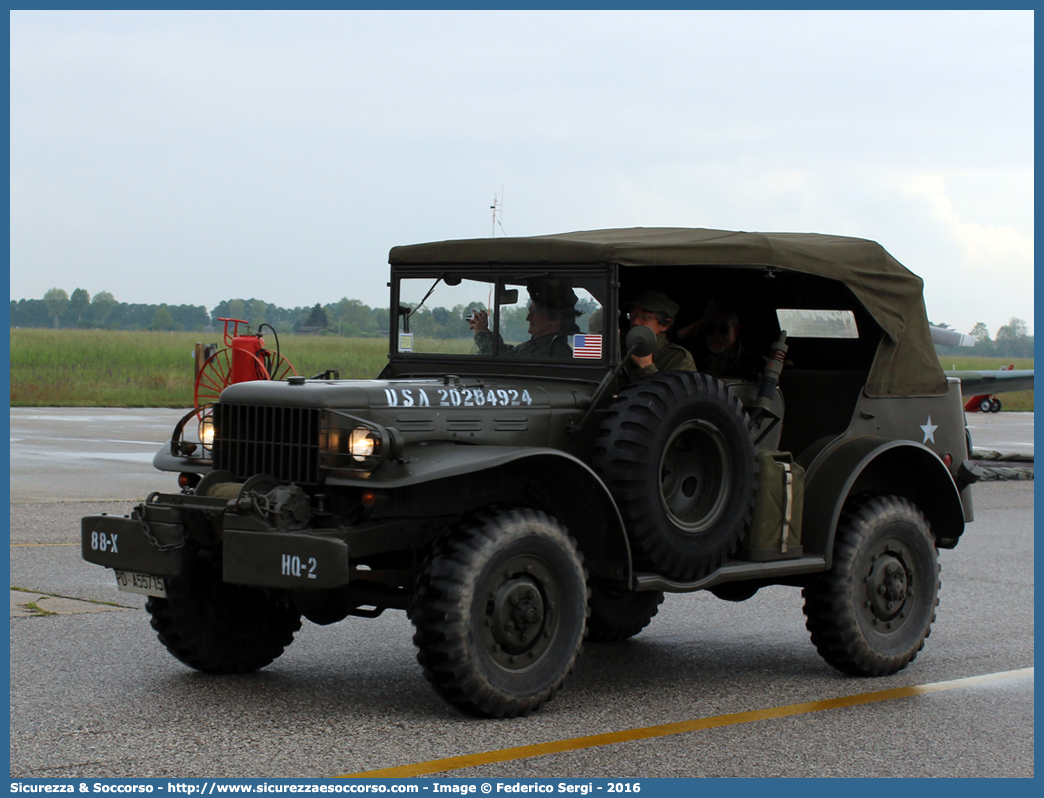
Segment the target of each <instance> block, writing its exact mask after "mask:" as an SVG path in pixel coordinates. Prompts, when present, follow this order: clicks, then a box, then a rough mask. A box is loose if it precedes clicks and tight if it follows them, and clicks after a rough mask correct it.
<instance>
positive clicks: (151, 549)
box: [80, 494, 349, 590]
mask: <svg viewBox="0 0 1044 798" xmlns="http://www.w3.org/2000/svg"><path fill="white" fill-rule="evenodd" d="M226 507H227V503H226V502H225V501H224V500H221V499H206V498H192V497H186V496H181V495H163V494H154V495H153V496H151V497H150V498H149V501H147V502H146V503H144V504H141V505H139V506H138V507H137V508H136V509H135V511H134V512H133V513H132V514H131V515H129V516H112V515H90V516H87V517H85V518H83V519H82V520H81V522H80V547H81V552H82V555H83V559H85V560H87V561H88V562H91V563H94V564H96V565H102V566H104V567H106V568H113V569H116V570H120V571H133V572H137V573H143V574H154V575H156V576H178V575H179V574H180V573H181V571H182V564H183V558H184V556H185V551H186V548H187V547H188V546H189V545H190V542H191V541H192V540H193V539H196V543H197V544H198V545H200V546H203V547H210V548H219V549H220V557H221V561H222V580H223V581H224V582H226V583H229V584H236V585H249V586H253V587H271V588H285V589H298V590H300V589H313V590H320V589H327V588H336V587H343V586H344V585H347V584H348V581H349V566H348V544H347V543H345V542H344V541H343V540H341V539H339V538H338V537H335V536H334V535H337V534H341V533H339V532H337V531H335V530H305V531H278V530H274V529H258V524H257V523H256V521H254V520H253V519H250V518H249V517H244V516H240V515H237V514H236V513H234V512H230V511H227V510H226ZM206 516H210V518H209V519H208V518H207V517H206ZM214 519H218V520H217V522H216V523H214ZM242 526H249V527H252V528H248V529H243V528H237V527H242ZM215 528H216V529H217V535H216V536H211V532H212V531H213V530H214V529H215Z"/></svg>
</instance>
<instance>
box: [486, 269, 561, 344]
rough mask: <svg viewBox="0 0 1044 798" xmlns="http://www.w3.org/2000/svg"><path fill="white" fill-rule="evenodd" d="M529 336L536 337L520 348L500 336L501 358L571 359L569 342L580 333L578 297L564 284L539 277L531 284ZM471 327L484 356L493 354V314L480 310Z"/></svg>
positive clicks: (528, 318) (529, 286)
mask: <svg viewBox="0 0 1044 798" xmlns="http://www.w3.org/2000/svg"><path fill="white" fill-rule="evenodd" d="M528 290H529V314H528V315H527V316H526V321H527V322H529V329H528V332H529V334H530V336H532V337H531V338H530V339H529V340H528V341H525V342H523V343H521V344H518V345H517V346H512V345H511V344H505V343H504V339H503V338H500V336H499V335H498V336H497V338H498V339H499V343H500V349H499V351H500V354H501V355H509V356H511V357H545V358H561V359H571V358H572V357H573V349H572V347H571V346H570V345H569V339H570V337H571V336H572V335H573V334H574V333H578V332H580V328H579V327H578V326H577V323H576V319H577V317H578V316H579V315H580V314H581V311H579V310H576V303H577V296H576V294H575V293H573V289H572V288H571V287H570V286H569V284H568V283H567V282H565V281H563V280H559V279H555V278H546V277H539V278H536V279H533V280H530V281H529V285H528ZM468 326H469V327H470V328H471V330H472V331H473V332H474V333H475V344H476V346H477V347H478V353H479V354H480V355H491V354H493V333H492V331H490V329H489V314H488V313H487V312H486V311H484V310H476V311H475V315H474V318H472V320H471V321H469V322H468Z"/></svg>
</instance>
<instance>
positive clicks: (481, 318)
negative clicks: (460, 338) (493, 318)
mask: <svg viewBox="0 0 1044 798" xmlns="http://www.w3.org/2000/svg"><path fill="white" fill-rule="evenodd" d="M468 327H470V328H471V331H472V332H488V331H489V314H488V313H486V311H484V310H479V309H477V308H476V309H475V310H474V311H472V317H471V319H470V320H469V321H468Z"/></svg>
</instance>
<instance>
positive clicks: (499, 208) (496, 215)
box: [489, 186, 507, 238]
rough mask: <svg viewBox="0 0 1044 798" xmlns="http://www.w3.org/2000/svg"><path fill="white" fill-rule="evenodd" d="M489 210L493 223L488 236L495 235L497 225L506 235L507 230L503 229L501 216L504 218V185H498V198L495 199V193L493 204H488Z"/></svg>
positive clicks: (492, 236)
mask: <svg viewBox="0 0 1044 798" xmlns="http://www.w3.org/2000/svg"><path fill="white" fill-rule="evenodd" d="M489 209H490V211H492V212H493V224H492V229H491V230H490V233H489V235H490V237H491V238H495V237H496V235H497V226H498V225H499V227H500V230H501V232H503V233H504V235H507V231H506V230H504V224H503V218H504V187H503V186H501V187H500V198H499V199H497V195H496V194H494V195H493V204H492V205H490V206H489Z"/></svg>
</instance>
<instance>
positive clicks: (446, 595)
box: [412, 509, 587, 718]
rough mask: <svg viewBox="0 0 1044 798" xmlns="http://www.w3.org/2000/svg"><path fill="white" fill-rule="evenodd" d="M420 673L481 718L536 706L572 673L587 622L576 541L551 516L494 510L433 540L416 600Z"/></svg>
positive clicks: (451, 700) (583, 577)
mask: <svg viewBox="0 0 1044 798" xmlns="http://www.w3.org/2000/svg"><path fill="white" fill-rule="evenodd" d="M412 616H413V625H414V627H415V629H416V631H415V633H414V636H413V641H414V643H415V644H416V645H417V660H418V662H420V664H421V666H422V667H423V668H424V676H425V678H427V680H428V681H429V682H430V683H431V684H432V686H433V687H434V688H435V690H436V692H438V693H439V695H441V696H442V697H443V698H444V699H445V700H446V701H448V702H449V703H450V704H452V705H454V706H455V707H457V708H458V709H460V710H462V711H463V712H466V713H468V714H471V715H476V716H479V717H493V718H511V717H517V716H519V715H525V714H527V713H529V712H532V711H533V710H535V709H537V708H539V707H540V706H541V705H543V704H544V703H545V702H547V701H548V700H550V699H551V698H552V696H554V694H555V692H556V691H557V690H558V689H559V687H561V685H562V682H563V681H564V679H565V677H566V676H567V675H568V674H569V672H570V671H571V670H572V669H573V665H574V663H575V662H576V658H577V656H578V655H579V653H580V646H581V643H582V642H583V638H584V628H585V625H586V620H587V578H586V574H585V571H584V566H583V563H582V560H581V557H580V553H579V552H578V551H577V548H576V544H575V543H574V542H573V540H572V538H571V537H569V534H568V532H567V531H566V530H565V528H564V527H562V526H561V525H560V524H558V523H557V522H556V521H555V520H554V519H553V518H551V517H550V516H548V515H546V514H544V513H542V512H540V511H537V510H529V509H512V510H497V511H493V512H489V513H486V514H484V515H482V516H480V517H479V518H478V519H477V520H475V521H473V522H470V523H465V524H462V525H461V526H460V527H459V528H458V529H456V530H455V531H454V532H451V533H450V534H448V535H446V536H445V537H443V538H440V539H439V540H438V541H437V542H436V543H435V545H434V547H433V550H432V552H431V555H430V556H429V557H428V558H427V560H426V561H425V564H424V567H423V568H422V570H421V574H420V576H419V577H418V580H417V588H416V590H415V591H414V598H413V612H412Z"/></svg>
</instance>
